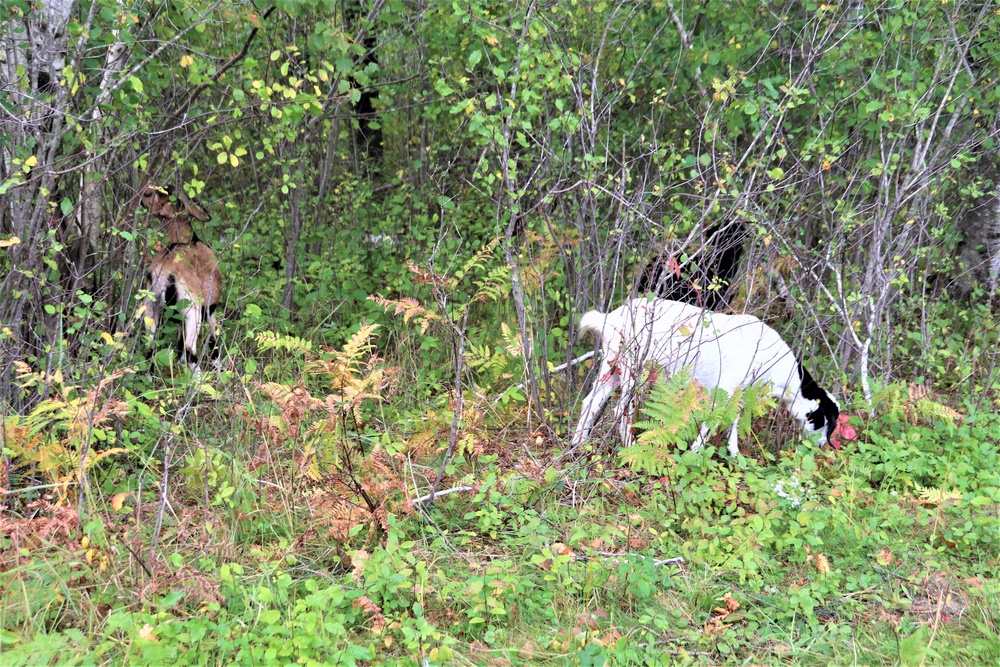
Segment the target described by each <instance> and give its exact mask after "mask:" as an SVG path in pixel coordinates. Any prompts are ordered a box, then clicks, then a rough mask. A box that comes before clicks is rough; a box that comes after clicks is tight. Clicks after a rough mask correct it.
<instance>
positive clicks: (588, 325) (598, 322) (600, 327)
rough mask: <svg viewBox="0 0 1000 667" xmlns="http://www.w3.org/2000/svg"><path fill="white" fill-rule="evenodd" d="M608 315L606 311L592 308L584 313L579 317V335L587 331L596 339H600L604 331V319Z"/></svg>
mask: <svg viewBox="0 0 1000 667" xmlns="http://www.w3.org/2000/svg"><path fill="white" fill-rule="evenodd" d="M607 318H608V316H607V314H606V313H602V312H601V311H599V310H592V311H590V312H589V313H584V314H583V317H581V318H580V331H579V335H580V336H583V334H585V333H587V332H588V331H590V332H592V333H593V334H594V336H596V337H597V339H598V340H600V339H601V337H602V334H603V333H604V321H605V320H607Z"/></svg>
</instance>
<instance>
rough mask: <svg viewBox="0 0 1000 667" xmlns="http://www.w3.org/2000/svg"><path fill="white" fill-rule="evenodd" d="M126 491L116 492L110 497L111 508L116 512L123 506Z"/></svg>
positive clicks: (126, 495)
mask: <svg viewBox="0 0 1000 667" xmlns="http://www.w3.org/2000/svg"><path fill="white" fill-rule="evenodd" d="M128 495H129V494H127V493H116V494H115V495H114V496H112V497H111V509H113V510H114V511H116V512H121V511H122V507H124V506H125V498H127V497H128Z"/></svg>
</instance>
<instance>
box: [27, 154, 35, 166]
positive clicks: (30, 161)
mask: <svg viewBox="0 0 1000 667" xmlns="http://www.w3.org/2000/svg"><path fill="white" fill-rule="evenodd" d="M36 164H38V158H37V157H36V156H34V155H32V156H31V157H29V158H28V159H27V160H25V161H24V166H25V167H34V166H35V165H36Z"/></svg>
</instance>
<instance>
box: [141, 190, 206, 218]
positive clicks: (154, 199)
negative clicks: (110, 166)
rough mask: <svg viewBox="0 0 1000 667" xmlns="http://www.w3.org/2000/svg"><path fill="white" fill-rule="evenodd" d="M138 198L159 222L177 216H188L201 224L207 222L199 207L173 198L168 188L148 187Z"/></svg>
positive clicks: (180, 198) (203, 212)
mask: <svg viewBox="0 0 1000 667" xmlns="http://www.w3.org/2000/svg"><path fill="white" fill-rule="evenodd" d="M139 198H140V201H141V202H142V205H143V207H144V208H145V209H146V210H147V211H149V212H150V213H152V214H153V215H155V216H156V217H157V218H160V219H161V220H172V219H173V218H176V217H177V216H179V215H190V216H192V217H194V218H196V219H198V220H201V221H202V222H207V221H208V214H206V213H205V211H203V210H202V209H201V207H200V206H198V205H197V204H194V203H192V202H191V201H189V200H188V199H186V198H184V197H176V196H174V193H173V191H172V190H171V189H170V188H162V187H160V186H158V185H148V186H146V188H145V189H144V190H143V191H142V194H141V195H140V197H139Z"/></svg>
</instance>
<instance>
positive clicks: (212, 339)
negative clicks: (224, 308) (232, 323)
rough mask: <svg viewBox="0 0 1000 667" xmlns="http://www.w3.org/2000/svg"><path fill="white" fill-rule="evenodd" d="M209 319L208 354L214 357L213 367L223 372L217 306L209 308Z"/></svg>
mask: <svg viewBox="0 0 1000 667" xmlns="http://www.w3.org/2000/svg"><path fill="white" fill-rule="evenodd" d="M207 314H208V317H207V318H206V319H207V320H208V327H209V330H208V342H207V345H208V353H209V355H211V357H212V365H213V366H215V368H216V369H217V370H220V371H221V370H222V362H221V361H220V359H219V357H220V356H221V355H220V353H219V323H218V322H217V321H216V320H215V305H212V306H209V307H208V308H207Z"/></svg>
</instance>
